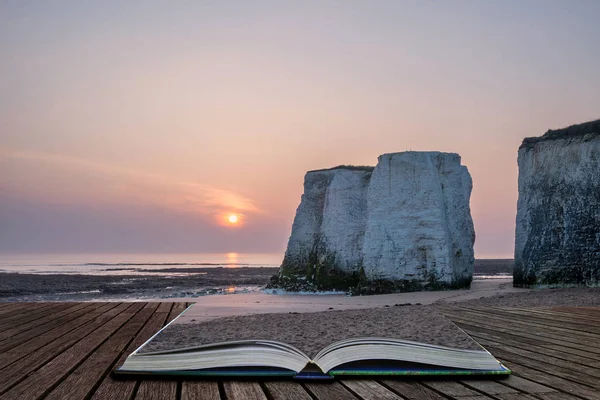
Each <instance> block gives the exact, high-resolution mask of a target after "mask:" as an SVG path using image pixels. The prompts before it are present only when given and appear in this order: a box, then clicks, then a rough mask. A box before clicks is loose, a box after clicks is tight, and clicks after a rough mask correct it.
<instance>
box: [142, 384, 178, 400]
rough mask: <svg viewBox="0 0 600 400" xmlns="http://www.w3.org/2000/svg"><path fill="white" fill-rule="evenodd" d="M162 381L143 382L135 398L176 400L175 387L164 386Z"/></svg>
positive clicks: (143, 399)
mask: <svg viewBox="0 0 600 400" xmlns="http://www.w3.org/2000/svg"><path fill="white" fill-rule="evenodd" d="M165 382H171V381H163V380H147V381H143V383H144V385H140V389H139V390H138V392H137V394H136V396H135V398H136V399H140V400H170V399H173V400H175V399H176V398H177V385H164V384H163V383H165Z"/></svg>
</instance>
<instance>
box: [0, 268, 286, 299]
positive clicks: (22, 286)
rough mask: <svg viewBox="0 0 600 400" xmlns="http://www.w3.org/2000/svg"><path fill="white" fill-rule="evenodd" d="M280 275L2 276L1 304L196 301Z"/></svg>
mask: <svg viewBox="0 0 600 400" xmlns="http://www.w3.org/2000/svg"><path fill="white" fill-rule="evenodd" d="M276 271H277V268H270V267H241V268H221V267H217V268H185V269H180V268H165V269H162V270H152V273H153V274H151V273H148V274H147V275H143V274H142V275H83V274H81V275H80V274H21V273H1V274H0V302H1V301H92V300H126V299H131V300H134V299H156V298H175V297H191V298H194V297H200V296H205V295H213V294H221V293H234V292H240V293H246V292H251V291H255V290H258V289H259V288H261V287H262V286H264V285H265V284H266V282H267V281H268V279H269V278H270V277H271V276H272V275H273V274H274V273H275V272H276ZM136 272H137V273H140V272H142V273H143V272H144V270H142V269H136ZM157 273H162V274H161V275H157ZM170 273H173V274H177V275H169V274H170ZM181 274H184V275H181Z"/></svg>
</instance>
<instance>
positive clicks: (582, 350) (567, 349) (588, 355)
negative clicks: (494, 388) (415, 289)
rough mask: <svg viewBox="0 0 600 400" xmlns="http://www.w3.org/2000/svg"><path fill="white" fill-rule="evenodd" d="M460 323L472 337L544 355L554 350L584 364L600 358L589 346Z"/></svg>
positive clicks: (457, 321) (458, 323)
mask: <svg viewBox="0 0 600 400" xmlns="http://www.w3.org/2000/svg"><path fill="white" fill-rule="evenodd" d="M460 321H462V320H456V321H455V323H457V325H459V326H461V327H462V328H463V329H465V330H466V331H468V332H469V334H470V335H471V336H477V335H486V336H484V337H487V338H488V339H490V338H494V339H495V340H498V341H500V342H502V343H504V344H510V345H513V346H514V347H523V346H525V348H526V349H529V348H531V346H533V347H535V348H537V349H539V351H538V350H537V349H535V351H538V352H543V353H546V351H544V350H543V349H552V350H556V351H559V352H563V353H567V354H572V355H575V356H577V357H576V358H579V359H581V360H583V361H582V362H583V363H586V360H593V361H596V360H598V359H599V357H600V354H597V353H593V352H592V351H593V350H595V349H593V348H590V346H588V345H577V344H571V343H565V342H564V341H563V340H557V339H552V338H547V337H544V336H535V338H532V337H531V336H530V335H529V336H521V335H522V334H521V333H519V334H517V333H515V332H510V333H506V332H504V331H505V330H503V331H500V330H499V329H488V328H487V327H486V328H482V327H479V326H475V325H473V324H464V323H463V322H460ZM517 343H518V344H517ZM576 358H573V360H575V359H576ZM587 362H589V361H587Z"/></svg>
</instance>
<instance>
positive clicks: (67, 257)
mask: <svg viewBox="0 0 600 400" xmlns="http://www.w3.org/2000/svg"><path fill="white" fill-rule="evenodd" d="M282 259H283V254H279V253H266V254H252V253H196V254H189V253H188V254H0V272H19V273H29V274H56V273H61V274H85V275H131V274H132V273H133V274H136V273H137V274H142V273H143V274H152V273H153V270H164V269H165V268H169V269H177V268H182V269H183V268H195V267H196V268H211V267H227V268H238V267H244V266H253V267H260V266H263V267H278V266H279V265H280V264H281V260H282ZM141 270H144V271H143V272H142V271H141ZM155 273H156V274H160V275H172V274H170V273H169V274H167V273H164V272H163V271H156V272H155Z"/></svg>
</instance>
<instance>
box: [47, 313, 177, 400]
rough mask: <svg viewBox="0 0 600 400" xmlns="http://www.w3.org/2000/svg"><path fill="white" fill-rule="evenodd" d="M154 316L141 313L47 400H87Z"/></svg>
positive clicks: (76, 370) (68, 377)
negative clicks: (79, 399)
mask: <svg viewBox="0 0 600 400" xmlns="http://www.w3.org/2000/svg"><path fill="white" fill-rule="evenodd" d="M153 313H154V309H152V308H144V309H143V310H140V311H139V312H138V313H137V314H135V316H134V317H133V318H132V319H130V320H129V321H128V322H127V323H126V324H125V325H123V326H122V327H121V328H120V329H119V330H118V331H117V332H115V333H114V334H113V335H112V336H111V337H110V338H109V339H108V340H107V341H106V342H104V343H103V344H102V345H101V346H100V347H98V349H96V351H94V352H93V353H92V354H91V355H90V356H89V357H88V358H87V359H86V360H85V361H84V362H83V363H81V364H80V365H79V366H78V367H77V368H76V369H75V370H73V371H71V373H70V374H69V375H68V376H67V377H66V378H65V380H63V381H62V382H61V383H60V384H59V385H58V386H57V387H56V388H55V389H54V390H52V392H50V394H48V395H47V397H46V398H47V399H48V400H61V399H78V398H81V399H83V398H87V397H88V395H89V394H90V393H91V392H92V389H93V388H94V387H95V386H96V384H98V383H99V382H101V381H102V379H103V378H104V377H105V376H107V375H108V374H109V373H110V372H111V369H112V366H113V363H114V362H115V361H116V360H117V359H118V358H119V357H120V356H121V353H122V352H123V351H124V350H125V347H126V346H127V345H128V344H129V343H130V342H131V340H132V339H133V338H134V337H135V335H136V334H137V333H138V332H139V331H140V330H141V329H142V327H143V326H144V325H145V324H146V322H147V321H148V319H149V318H150V317H151V316H152V314H153ZM175 389H177V387H175Z"/></svg>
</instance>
